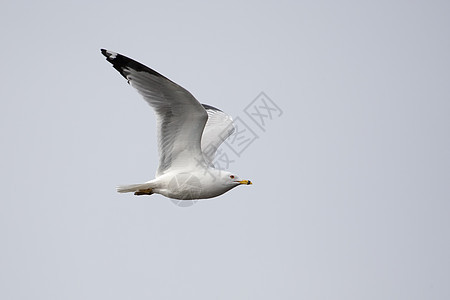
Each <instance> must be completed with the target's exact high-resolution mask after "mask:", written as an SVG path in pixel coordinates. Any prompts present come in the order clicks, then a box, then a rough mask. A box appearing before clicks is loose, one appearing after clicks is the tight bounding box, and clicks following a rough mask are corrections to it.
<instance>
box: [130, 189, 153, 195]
mask: <svg viewBox="0 0 450 300" xmlns="http://www.w3.org/2000/svg"><path fill="white" fill-rule="evenodd" d="M134 194H135V195H136V196H142V195H151V194H153V192H152V189H145V190H139V191H137V192H134Z"/></svg>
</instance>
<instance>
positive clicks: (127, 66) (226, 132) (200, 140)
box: [101, 49, 252, 200]
mask: <svg viewBox="0 0 450 300" xmlns="http://www.w3.org/2000/svg"><path fill="white" fill-rule="evenodd" d="M101 53H102V54H103V55H104V56H105V57H106V60H107V61H108V62H110V63H111V64H112V66H113V67H114V68H115V69H116V70H117V71H119V73H120V74H121V75H122V76H123V77H125V79H126V80H127V81H128V83H129V84H130V85H131V86H132V87H134V88H135V89H136V90H137V91H138V92H139V94H141V96H142V97H143V98H144V100H145V101H146V102H147V103H148V104H149V105H150V106H151V107H152V108H153V110H154V111H155V114H156V127H157V133H158V134H157V136H158V150H159V166H158V169H157V171H156V176H155V178H154V179H153V180H150V181H147V182H145V183H141V184H131V185H123V186H118V187H117V191H118V192H119V193H129V192H134V195H138V196H140V195H152V194H161V195H163V196H165V197H168V198H172V199H179V200H194V199H207V198H213V197H216V196H219V195H222V194H223V193H226V192H227V191H229V190H231V189H232V188H234V187H236V186H238V185H250V184H252V182H251V181H250V180H242V179H240V178H239V176H237V175H236V174H233V173H231V172H228V171H225V170H220V169H216V168H215V167H214V164H213V162H214V158H215V155H216V152H217V149H218V147H219V146H220V145H221V144H222V143H223V142H224V141H225V140H226V139H227V138H228V137H229V136H230V135H231V134H233V132H234V131H235V128H234V125H233V119H232V118H231V117H230V116H229V115H228V114H226V113H224V112H223V111H222V110H220V109H218V108H215V107H213V106H211V105H207V104H200V102H198V101H197V99H195V97H194V96H193V95H192V94H191V93H190V92H189V91H187V90H186V89H184V88H183V87H181V86H179V85H178V84H176V83H175V82H173V81H171V80H170V79H168V78H166V77H165V76H163V75H161V74H159V73H158V72H156V71H154V70H152V69H150V68H149V67H147V66H145V65H143V64H141V63H139V62H137V61H135V60H133V59H130V58H128V57H126V56H124V55H121V54H119V53H116V52H113V51H109V50H105V49H101Z"/></svg>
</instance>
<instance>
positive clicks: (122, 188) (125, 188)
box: [117, 182, 152, 193]
mask: <svg viewBox="0 0 450 300" xmlns="http://www.w3.org/2000/svg"><path fill="white" fill-rule="evenodd" d="M150 188H152V184H151V183H149V182H146V183H139V184H129V185H119V186H118V187H117V192H119V193H130V192H137V191H139V190H146V189H150Z"/></svg>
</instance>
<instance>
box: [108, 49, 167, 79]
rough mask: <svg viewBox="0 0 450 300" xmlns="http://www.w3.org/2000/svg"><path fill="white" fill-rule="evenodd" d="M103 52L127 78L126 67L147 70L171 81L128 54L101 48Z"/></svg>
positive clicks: (139, 70)
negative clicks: (124, 54)
mask: <svg viewBox="0 0 450 300" xmlns="http://www.w3.org/2000/svg"><path fill="white" fill-rule="evenodd" d="M100 51H101V53H102V54H103V55H104V56H105V57H106V60H107V61H108V62H110V63H111V64H112V65H113V67H114V69H116V70H117V71H119V73H120V74H121V75H122V76H123V77H125V78H126V79H127V80H128V78H127V71H126V69H127V68H129V69H133V70H135V71H138V72H147V73H149V74H152V75H154V76H158V77H162V78H165V79H167V80H169V81H170V79H168V78H166V77H164V76H163V75H161V74H159V73H158V72H156V71H155V70H153V69H150V68H149V67H147V66H145V65H143V64H141V63H139V62H137V61H135V60H133V59H131V58H128V57H126V56H123V55H121V54H119V53H116V52H114V51H110V50H106V49H100Z"/></svg>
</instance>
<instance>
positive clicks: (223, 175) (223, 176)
mask: <svg viewBox="0 0 450 300" xmlns="http://www.w3.org/2000/svg"><path fill="white" fill-rule="evenodd" d="M220 181H221V182H222V183H223V184H225V185H227V186H231V187H236V186H238V185H241V184H245V185H249V184H252V182H251V181H250V180H246V179H241V178H239V176H237V175H236V174H234V173H231V172H225V171H220Z"/></svg>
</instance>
